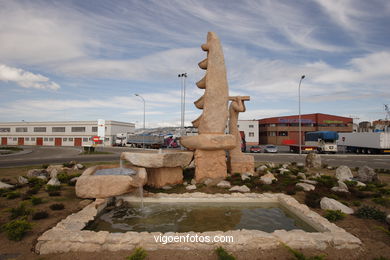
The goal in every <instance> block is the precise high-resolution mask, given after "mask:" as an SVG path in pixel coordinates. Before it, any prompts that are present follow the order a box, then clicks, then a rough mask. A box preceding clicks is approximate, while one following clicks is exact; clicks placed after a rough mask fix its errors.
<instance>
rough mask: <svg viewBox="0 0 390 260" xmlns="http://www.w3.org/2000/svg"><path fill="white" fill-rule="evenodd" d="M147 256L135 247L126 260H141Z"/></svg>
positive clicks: (143, 251)
mask: <svg viewBox="0 0 390 260" xmlns="http://www.w3.org/2000/svg"><path fill="white" fill-rule="evenodd" d="M147 256H148V254H147V253H146V251H145V250H144V249H143V248H142V247H137V248H136V249H135V250H134V252H133V253H132V254H131V255H130V256H128V257H127V258H126V259H127V260H143V259H145V258H146V257H147Z"/></svg>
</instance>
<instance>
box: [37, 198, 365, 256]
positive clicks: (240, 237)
mask: <svg viewBox="0 0 390 260" xmlns="http://www.w3.org/2000/svg"><path fill="white" fill-rule="evenodd" d="M117 198H121V199H123V200H124V201H129V202H135V201H137V202H139V198H138V197H134V196H118V197H117ZM108 201H109V199H98V200H96V201H95V202H93V203H91V204H89V205H88V206H86V207H85V208H83V209H82V210H80V211H79V212H77V213H73V214H71V215H69V216H68V217H67V218H65V219H63V220H62V221H60V222H59V223H58V224H57V225H56V226H55V227H53V228H52V229H50V230H48V231H46V232H45V233H43V234H42V235H41V236H40V237H39V238H38V243H37V244H36V247H35V250H36V252H37V253H39V254H50V253H65V252H97V251H103V250H108V251H119V250H133V249H134V248H136V247H143V248H144V249H145V250H158V249H174V250H189V249H200V250H212V249H214V248H216V247H217V246H223V247H224V248H226V249H228V250H231V251H236V250H241V249H242V248H247V249H261V250H266V249H272V248H276V247H278V246H280V245H281V243H284V244H286V245H288V246H290V247H292V248H295V249H318V250H324V249H326V248H327V247H331V248H335V249H357V248H360V246H361V244H362V243H361V241H360V239H358V238H357V237H355V236H353V235H352V234H350V233H348V232H346V231H345V230H344V229H342V228H340V227H338V226H336V225H335V224H333V223H330V222H329V221H328V220H327V219H325V218H323V217H322V216H321V215H319V214H317V213H316V212H314V211H312V210H310V209H309V208H308V207H307V206H306V205H303V204H300V203H299V202H298V201H297V200H295V199H294V198H293V197H291V196H288V195H285V194H282V193H263V194H257V193H247V194H241V193H232V194H206V193H200V192H195V193H184V194H164V193H158V194H149V195H148V196H147V197H145V198H144V202H162V203H164V202H225V203H226V202H259V203H279V204H280V205H281V206H282V207H284V208H286V209H287V210H289V211H290V212H292V213H293V214H295V215H296V216H297V217H299V218H301V219H302V220H303V221H304V222H306V223H307V224H309V225H310V226H312V227H313V228H315V229H316V230H318V232H305V231H303V230H290V231H286V230H276V231H274V232H272V233H267V232H264V231H259V230H232V231H226V232H222V231H211V232H196V233H195V232H186V233H174V232H169V233H164V234H163V235H187V234H190V235H191V234H192V235H195V234H197V235H199V236H200V235H202V236H216V235H220V236H221V235H223V236H233V238H234V242H233V243H214V242H209V243H183V242H181V243H168V244H162V243H158V242H156V241H155V238H154V236H159V235H161V233H160V232H141V233H138V232H126V233H109V232H107V231H99V232H95V231H89V230H83V228H85V226H86V225H87V224H88V223H89V222H90V221H92V220H94V219H95V217H96V216H97V215H98V214H99V213H100V212H101V211H102V210H104V208H105V207H106V206H107V203H108Z"/></svg>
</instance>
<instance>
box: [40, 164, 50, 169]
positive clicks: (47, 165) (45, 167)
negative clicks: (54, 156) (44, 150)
mask: <svg viewBox="0 0 390 260" xmlns="http://www.w3.org/2000/svg"><path fill="white" fill-rule="evenodd" d="M41 167H42V169H47V167H49V164H42V166H41Z"/></svg>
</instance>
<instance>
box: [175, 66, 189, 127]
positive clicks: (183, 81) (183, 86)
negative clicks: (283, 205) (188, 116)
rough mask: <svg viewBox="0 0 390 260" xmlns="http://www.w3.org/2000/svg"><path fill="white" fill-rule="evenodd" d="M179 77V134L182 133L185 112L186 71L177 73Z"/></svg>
mask: <svg viewBox="0 0 390 260" xmlns="http://www.w3.org/2000/svg"><path fill="white" fill-rule="evenodd" d="M177 76H178V77H179V78H181V96H180V103H181V122H180V128H181V135H184V121H185V113H186V78H187V73H182V74H179V75H177Z"/></svg>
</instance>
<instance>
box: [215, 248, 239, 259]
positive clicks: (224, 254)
mask: <svg viewBox="0 0 390 260" xmlns="http://www.w3.org/2000/svg"><path fill="white" fill-rule="evenodd" d="M215 252H216V253H217V256H218V260H235V259H236V258H235V257H234V256H233V255H231V254H229V253H228V252H227V251H226V250H225V249H224V248H223V247H221V246H220V247H218V248H217V249H216V250H215Z"/></svg>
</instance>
